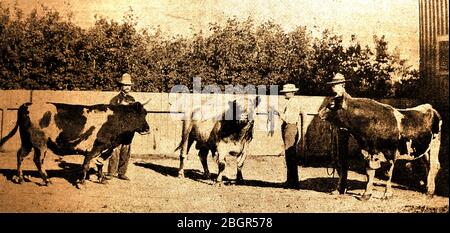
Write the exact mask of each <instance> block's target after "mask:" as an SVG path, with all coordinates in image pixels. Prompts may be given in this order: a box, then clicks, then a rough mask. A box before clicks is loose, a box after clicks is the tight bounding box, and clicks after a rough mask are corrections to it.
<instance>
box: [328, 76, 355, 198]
mask: <svg viewBox="0 0 450 233" xmlns="http://www.w3.org/2000/svg"><path fill="white" fill-rule="evenodd" d="M346 82H348V80H346V79H345V77H344V75H343V74H341V73H336V74H335V75H334V77H333V79H331V81H329V82H327V85H330V86H331V90H332V91H333V92H334V94H335V96H334V97H333V98H336V99H342V98H346V96H349V95H348V94H347V92H346V91H345V83H346ZM336 130H337V131H336V134H334V135H335V136H336V141H337V150H338V153H337V156H338V158H335V159H337V161H338V164H336V165H337V171H338V174H339V176H341V177H342V179H340V180H342V181H343V182H345V183H342V184H339V190H335V191H333V193H334V194H337V193H339V192H341V193H345V192H346V190H341V189H343V188H342V187H347V183H346V182H347V170H348V158H347V154H348V140H349V137H350V134H349V132H348V130H347V129H345V128H340V127H337V128H336Z"/></svg>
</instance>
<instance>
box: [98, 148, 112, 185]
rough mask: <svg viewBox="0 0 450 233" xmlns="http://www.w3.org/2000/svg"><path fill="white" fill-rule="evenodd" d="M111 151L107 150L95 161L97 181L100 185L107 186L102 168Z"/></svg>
mask: <svg viewBox="0 0 450 233" xmlns="http://www.w3.org/2000/svg"><path fill="white" fill-rule="evenodd" d="M111 152H112V150H107V151H106V152H104V153H102V154H100V156H99V157H97V159H96V160H95V165H96V166H97V179H98V182H99V183H101V184H107V183H108V181H107V180H106V178H105V174H104V173H103V166H104V164H105V161H106V160H107V159H108V158H109V157H110V156H111V154H112V153H111Z"/></svg>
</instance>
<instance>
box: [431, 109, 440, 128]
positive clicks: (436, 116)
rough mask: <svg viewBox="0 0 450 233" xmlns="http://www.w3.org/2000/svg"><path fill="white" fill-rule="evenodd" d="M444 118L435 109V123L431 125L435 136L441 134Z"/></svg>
mask: <svg viewBox="0 0 450 233" xmlns="http://www.w3.org/2000/svg"><path fill="white" fill-rule="evenodd" d="M441 127H442V118H441V115H440V114H439V112H438V111H436V110H435V109H433V122H432V125H431V130H432V132H433V134H438V133H440V132H441Z"/></svg>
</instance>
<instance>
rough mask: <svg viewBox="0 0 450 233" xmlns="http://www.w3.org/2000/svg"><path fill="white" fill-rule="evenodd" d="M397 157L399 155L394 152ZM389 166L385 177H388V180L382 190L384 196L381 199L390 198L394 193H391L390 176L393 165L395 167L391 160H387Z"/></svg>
mask: <svg viewBox="0 0 450 233" xmlns="http://www.w3.org/2000/svg"><path fill="white" fill-rule="evenodd" d="M396 153H397V155H400V153H399V152H398V151H397V152H396ZM388 162H389V163H390V164H389V166H390V167H389V170H388V172H387V176H388V180H387V181H386V188H385V190H384V195H383V199H389V198H392V197H393V196H394V193H393V192H392V182H391V180H392V174H393V172H394V165H395V161H393V160H389V161H388Z"/></svg>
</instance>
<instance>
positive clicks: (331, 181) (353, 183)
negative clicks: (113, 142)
mask: <svg viewBox="0 0 450 233" xmlns="http://www.w3.org/2000/svg"><path fill="white" fill-rule="evenodd" d="M134 164H135V165H136V166H139V167H143V168H147V169H151V170H153V171H155V172H158V173H160V174H162V175H164V176H172V177H178V168H175V167H169V166H164V165H160V164H154V163H150V162H145V163H144V162H136V163H134ZM184 174H185V177H186V178H188V179H191V180H194V181H198V182H202V183H207V184H212V183H213V182H212V180H215V179H216V177H217V174H214V173H212V174H211V177H210V179H205V177H204V176H203V172H202V171H200V170H198V169H185V173H184ZM337 181H338V178H310V179H306V180H302V181H300V189H303V190H313V191H317V192H324V193H330V192H332V191H334V190H335V189H336V187H337ZM224 182H225V185H241V186H250V187H268V188H285V186H284V183H280V182H270V181H262V180H248V179H244V181H243V182H242V183H239V184H237V183H236V180H229V179H227V178H226V177H224ZM348 186H349V190H352V189H364V188H365V182H362V181H357V180H348Z"/></svg>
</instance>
